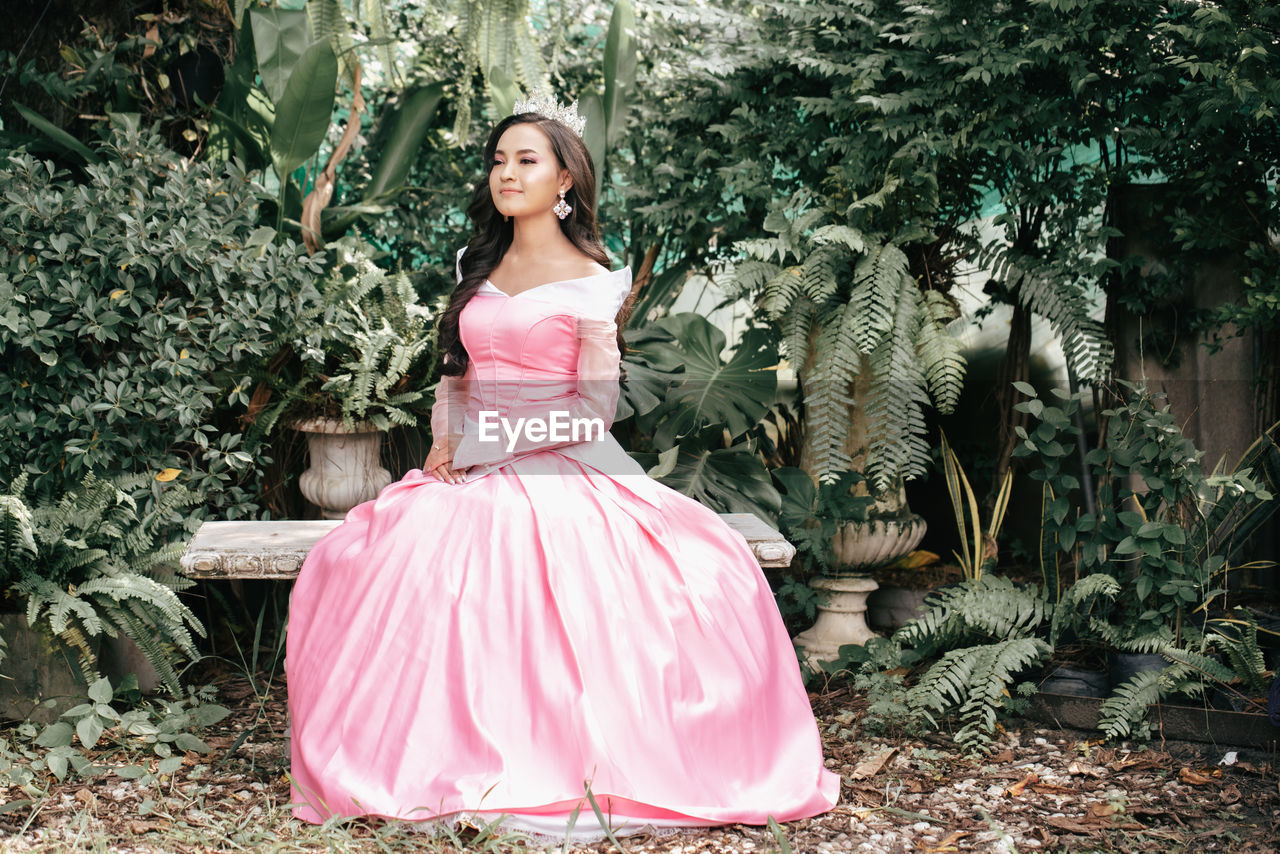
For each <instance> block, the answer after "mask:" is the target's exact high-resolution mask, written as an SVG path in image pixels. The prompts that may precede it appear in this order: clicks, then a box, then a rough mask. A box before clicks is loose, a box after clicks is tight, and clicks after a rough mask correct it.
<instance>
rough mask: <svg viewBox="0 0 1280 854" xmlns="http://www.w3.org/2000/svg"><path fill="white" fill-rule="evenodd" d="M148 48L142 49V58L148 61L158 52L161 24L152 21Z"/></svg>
mask: <svg viewBox="0 0 1280 854" xmlns="http://www.w3.org/2000/svg"><path fill="white" fill-rule="evenodd" d="M147 42H148V44H147V46H146V47H144V48H143V49H142V58H143V59H148V58H150V57H151V55H152V54H153V53H155V52H156V44H158V43H159V42H160V24H159V23H157V22H155V21H152V22H151V26H150V27H148V28H147Z"/></svg>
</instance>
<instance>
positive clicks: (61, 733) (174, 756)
mask: <svg viewBox="0 0 1280 854" xmlns="http://www.w3.org/2000/svg"><path fill="white" fill-rule="evenodd" d="M119 687H120V688H124V687H126V686H125V685H123V684H122V685H121V686H119ZM113 693H116V692H113V690H112V685H111V683H110V682H109V681H108V680H107V679H105V678H102V679H97V680H95V681H94V682H93V683H92V684H91V685H90V686H89V689H88V696H87V697H86V698H85V699H86V701H87V702H85V703H81V704H80V705H78V706H75V707H74V708H71V709H68V710H67V711H65V712H63V713H62V717H63V718H64V720H59V721H57V722H55V723H52V724H49V725H47V726H45V727H44V728H43V729H37V727H36V726H35V725H34V724H31V723H23V724H21V725H19V726H18V727H17V730H16V733H15V734H16V735H17V739H15V742H14V743H13V744H12V745H5V744H3V743H0V783H2V784H5V785H12V786H17V787H19V788H21V789H22V790H23V791H24V792H26V793H27V794H28V795H33V796H34V795H35V794H37V793H38V787H37V786H36V784H37V783H40V782H43V781H44V779H46V775H52V776H53V777H54V778H56V779H57V780H58V781H59V782H62V781H65V780H66V779H67V778H68V777H69V776H70V775H71V774H72V773H74V774H75V776H76V777H79V778H80V779H86V780H87V779H92V778H94V777H97V776H101V775H103V774H106V773H108V770H110V772H111V773H114V774H115V775H116V776H118V777H122V778H124V779H128V780H138V781H139V782H140V783H142V784H144V785H148V784H154V783H158V782H160V777H163V776H168V775H172V774H174V773H175V772H177V771H178V769H179V768H181V767H182V764H183V758H184V756H185V754H186V753H187V752H189V751H194V752H196V753H202V754H203V753H210V752H211V748H210V747H209V745H208V744H206V743H205V742H204V740H203V739H201V738H200V736H199V733H200V732H201V731H202V730H203V729H204V728H205V727H209V726H212V725H213V724H216V723H217V722H218V721H220V720H222V719H223V718H225V717H226V716H227V715H228V714H229V712H228V710H227V709H225V708H223V707H222V706H219V705H217V704H216V703H212V702H210V700H211V699H212V696H213V689H212V688H210V687H205V688H202V689H199V690H196V689H194V688H192V689H189V691H188V694H187V696H186V697H185V698H182V699H177V700H159V701H152V702H149V703H146V704H144V705H142V706H139V707H137V708H132V709H128V710H126V711H123V712H121V711H119V710H117V708H115V707H114V706H112V697H113ZM77 742H78V744H77ZM88 751H93V752H94V756H93V757H92V758H91V757H90V755H89V754H88ZM103 754H106V755H108V756H111V757H113V758H124V759H127V760H132V762H131V764H128V765H123V766H118V767H112V768H110V769H108V767H107V766H105V765H102V764H98V763H97V762H95V761H94V760H95V759H101V758H102V756H103ZM152 759H157V760H159V761H158V762H156V763H155V770H154V771H152V770H150V769H151V760H152Z"/></svg>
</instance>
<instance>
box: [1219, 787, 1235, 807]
mask: <svg viewBox="0 0 1280 854" xmlns="http://www.w3.org/2000/svg"><path fill="white" fill-rule="evenodd" d="M1218 797H1219V798H1221V799H1222V802H1223V803H1224V804H1227V805H1228V806H1229V805H1231V804H1234V803H1236V802H1237V801H1239V800H1240V787H1239V786H1237V785H1236V784H1235V783H1232V784H1231V785H1229V786H1223V787H1222V791H1220V792H1218Z"/></svg>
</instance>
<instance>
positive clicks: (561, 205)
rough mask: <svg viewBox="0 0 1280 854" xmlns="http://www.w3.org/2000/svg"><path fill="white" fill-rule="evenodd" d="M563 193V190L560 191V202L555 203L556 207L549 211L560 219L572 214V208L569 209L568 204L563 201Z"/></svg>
mask: <svg viewBox="0 0 1280 854" xmlns="http://www.w3.org/2000/svg"><path fill="white" fill-rule="evenodd" d="M564 193H565V191H564V190H561V191H560V201H558V202H556V206H555V207H554V208H552V209H551V212H552V213H553V214H555V215H556V216H558V217H560V219H564V218H565V217H567V216H568V215H569V214H571V213H573V208H571V207H570V206H569V203H568V202H566V201H565V200H564Z"/></svg>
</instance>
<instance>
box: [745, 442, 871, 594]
mask: <svg viewBox="0 0 1280 854" xmlns="http://www.w3.org/2000/svg"><path fill="white" fill-rule="evenodd" d="M770 474H771V475H773V479H774V481H775V482H776V483H777V484H778V488H779V491H780V492H781V493H782V509H781V511H780V512H779V514H778V524H779V526H780V527H781V529H782V532H783V533H784V534H785V535H786V537H787V539H788V540H789V541H790V542H791V543H792V544H793V545H794V546H795V547H796V552H797V554H796V557H797V559H799V558H802V557H803V556H804V555H810V556H812V557H813V559H814V560H815V561H816V562H817V564H818V566H819V567H821V568H822V569H823V570H826V571H831V569H832V567H833V557H834V556H833V555H832V553H831V540H832V538H833V537H834V536H835V534H836V532H837V531H838V530H839V529H840V527H841V526H842V525H843V524H845V523H846V522H850V521H858V522H863V521H866V519H867V513H868V511H869V510H870V509H871V507H872V505H873V504H874V503H875V499H874V498H872V497H871V496H869V495H867V494H866V491H865V489H864V490H861V491H860V490H859V489H858V486H859V484H863V483H865V482H866V478H864V477H863V476H862V475H861V474H860V473H858V472H853V471H846V472H841V473H840V475H839V476H838V477H836V478H835V480H831V481H828V482H826V483H820V484H818V485H817V486H816V487H815V486H814V483H813V478H812V477H810V476H809V473H808V472H806V471H804V470H803V469H800V468H796V467H794V466H783V467H780V468H776V469H773V470H772V471H771V472H770Z"/></svg>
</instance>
